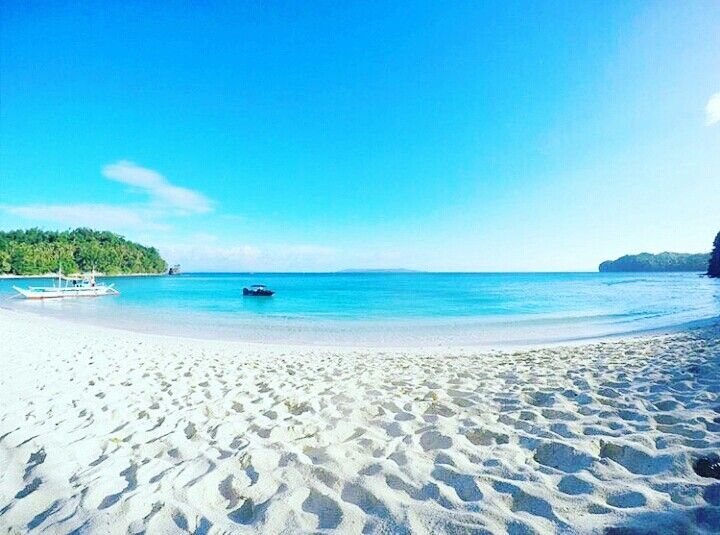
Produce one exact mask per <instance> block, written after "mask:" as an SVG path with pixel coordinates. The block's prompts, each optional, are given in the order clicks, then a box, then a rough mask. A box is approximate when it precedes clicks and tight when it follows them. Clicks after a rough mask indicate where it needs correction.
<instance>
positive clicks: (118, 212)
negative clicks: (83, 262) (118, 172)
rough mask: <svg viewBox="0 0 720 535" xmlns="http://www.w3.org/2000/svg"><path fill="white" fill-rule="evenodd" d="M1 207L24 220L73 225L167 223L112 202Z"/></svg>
mask: <svg viewBox="0 0 720 535" xmlns="http://www.w3.org/2000/svg"><path fill="white" fill-rule="evenodd" d="M4 210H5V211H6V212H8V213H10V214H13V215H16V216H20V217H23V218H25V219H31V220H38V221H51V222H53V223H57V224H60V225H68V226H74V227H96V228H97V227H100V228H120V229H142V228H144V229H153V230H167V229H168V228H169V227H168V225H164V224H160V223H155V222H153V221H152V219H153V217H154V216H155V214H154V213H153V212H152V211H150V210H147V209H143V208H132V207H124V206H115V205H112V204H62V205H61V204H27V205H19V206H6V207H4Z"/></svg>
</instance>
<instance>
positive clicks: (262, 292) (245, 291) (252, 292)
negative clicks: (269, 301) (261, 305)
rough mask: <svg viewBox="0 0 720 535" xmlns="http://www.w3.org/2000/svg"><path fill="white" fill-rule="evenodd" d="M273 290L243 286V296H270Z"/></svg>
mask: <svg viewBox="0 0 720 535" xmlns="http://www.w3.org/2000/svg"><path fill="white" fill-rule="evenodd" d="M274 293H275V292H274V291H273V290H253V289H252V288H243V295H244V296H245V297H271V296H272V295H273V294H274Z"/></svg>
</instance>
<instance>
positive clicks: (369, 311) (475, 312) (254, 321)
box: [0, 273, 720, 347]
mask: <svg viewBox="0 0 720 535" xmlns="http://www.w3.org/2000/svg"><path fill="white" fill-rule="evenodd" d="M105 280H106V282H113V283H114V284H115V286H116V287H117V288H118V289H119V290H120V292H121V295H120V296H118V297H103V298H96V299H64V300H48V301H25V300H21V299H14V298H11V295H12V293H13V292H12V285H13V284H19V285H28V284H32V285H41V284H43V283H48V282H50V281H40V280H37V279H33V280H0V296H1V297H0V306H2V307H4V308H10V309H16V310H23V311H30V312H34V313H38V314H44V315H49V316H57V317H63V318H66V319H69V320H71V321H75V322H81V323H90V324H99V325H106V326H115V327H119V328H121V329H130V330H135V331H142V332H155V333H161V334H169V335H181V336H188V337H194V338H213V339H235V340H244V341H250V342H279V343H300V344H322V345H344V346H447V345H453V346H484V347H507V346H525V345H537V344H551V343H563V342H573V341H582V340H587V339H595V338H602V337H609V336H618V335H625V334H631V333H639V332H645V331H652V330H671V329H675V328H678V327H682V326H684V325H687V324H688V323H692V322H698V321H703V320H708V319H712V318H715V317H718V316H720V281H715V280H712V279H708V278H705V277H701V276H700V275H699V274H697V273H306V274H305V273H304V274H300V273H254V274H250V273H187V274H183V275H180V276H173V277H168V276H163V277H112V278H107V279H105ZM258 283H262V284H266V285H268V286H269V287H271V288H273V289H274V290H276V291H277V294H276V295H275V296H274V297H271V298H259V297H255V298H253V297H243V296H242V288H243V286H248V285H250V284H258Z"/></svg>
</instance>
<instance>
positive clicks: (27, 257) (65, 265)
mask: <svg viewBox="0 0 720 535" xmlns="http://www.w3.org/2000/svg"><path fill="white" fill-rule="evenodd" d="M60 266H61V267H62V270H63V272H64V273H78V272H84V271H90V270H92V269H95V270H96V271H99V272H101V273H104V274H106V275H120V274H128V273H164V272H166V271H167V263H166V262H165V260H163V259H162V257H161V256H160V253H159V252H158V251H157V249H155V248H154V247H145V246H144V245H140V244H138V243H134V242H131V241H129V240H126V239H125V238H124V237H122V236H119V235H118V234H114V233H112V232H108V231H97V230H92V229H87V228H78V229H75V230H67V231H61V232H57V231H47V230H41V229H37V228H33V229H28V230H12V231H0V274H4V275H42V274H46V273H52V272H56V271H57V270H58V267H60Z"/></svg>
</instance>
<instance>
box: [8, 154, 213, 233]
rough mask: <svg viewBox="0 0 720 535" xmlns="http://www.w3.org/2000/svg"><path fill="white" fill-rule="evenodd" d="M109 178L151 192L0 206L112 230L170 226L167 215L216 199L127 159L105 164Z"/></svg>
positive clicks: (204, 207)
mask: <svg viewBox="0 0 720 535" xmlns="http://www.w3.org/2000/svg"><path fill="white" fill-rule="evenodd" d="M102 174H103V176H104V177H105V178H107V179H109V180H113V181H115V182H120V183H123V184H126V185H128V186H131V187H133V188H136V189H137V190H139V191H140V192H142V193H144V194H145V195H147V197H148V199H147V201H146V202H143V203H135V204H108V203H85V204H77V203H76V204H27V205H9V206H7V205H6V206H0V209H2V210H3V211H5V212H7V213H9V214H13V215H15V216H18V217H22V218H24V219H28V220H30V221H46V222H52V223H55V224H59V225H68V226H88V227H96V228H103V229H110V230H127V229H133V230H138V229H140V230H142V229H145V230H153V231H158V230H169V229H170V228H171V227H170V225H168V224H167V223H166V222H165V221H164V219H166V218H168V217H173V216H184V215H191V214H203V213H207V212H209V211H211V210H212V209H213V203H212V201H210V199H208V198H207V197H205V196H204V195H203V194H202V193H200V192H197V191H194V190H191V189H188V188H183V187H180V186H176V185H174V184H171V183H170V182H169V181H168V180H167V179H166V178H165V177H164V176H163V175H161V174H160V173H158V172H157V171H154V170H153V169H148V168H145V167H140V166H139V165H136V164H134V163H133V162H129V161H126V160H120V161H118V162H115V163H112V164H108V165H106V166H104V167H103V168H102Z"/></svg>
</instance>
